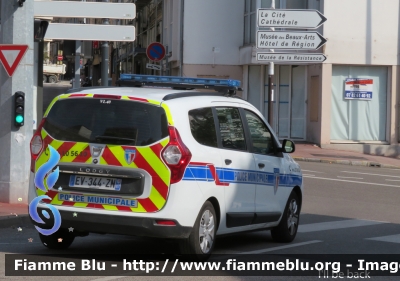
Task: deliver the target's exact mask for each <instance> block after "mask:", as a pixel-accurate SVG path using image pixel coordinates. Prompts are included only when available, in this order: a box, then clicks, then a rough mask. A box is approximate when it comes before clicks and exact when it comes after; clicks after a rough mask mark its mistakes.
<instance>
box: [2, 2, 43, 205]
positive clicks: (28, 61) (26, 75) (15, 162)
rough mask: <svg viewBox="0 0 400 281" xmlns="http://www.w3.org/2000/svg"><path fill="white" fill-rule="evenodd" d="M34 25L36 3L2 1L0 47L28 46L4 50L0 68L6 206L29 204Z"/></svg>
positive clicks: (4, 197)
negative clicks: (17, 107)
mask: <svg viewBox="0 0 400 281" xmlns="http://www.w3.org/2000/svg"><path fill="white" fill-rule="evenodd" d="M33 22H34V20H33V1H26V2H25V3H24V4H23V7H18V4H17V1H1V33H0V44H3V46H4V45H17V46H25V47H24V49H20V50H18V49H16V50H7V49H4V47H3V49H2V52H1V53H2V54H3V56H4V58H3V60H2V61H3V64H4V66H5V67H3V66H0V81H1V83H0V94H1V101H2V102H1V104H0V120H1V122H2V125H1V126H0V155H1V157H0V178H1V183H0V202H3V203H14V204H15V203H24V204H27V203H28V187H29V174H30V162H31V155H30V151H29V142H30V139H31V138H32V133H33V106H34V104H33V93H34V87H33V85H35V83H34V81H33V76H34V68H33V65H34V54H33V49H34V42H33V33H34V31H33ZM25 52H26V53H25ZM21 53H22V56H21ZM23 54H25V55H24V56H23ZM19 56H21V57H19ZM18 60H19V63H17V61H18ZM5 64H7V65H8V66H9V68H8V70H7V67H6V65H5ZM11 75H12V76H11ZM18 91H21V92H24V93H25V107H24V108H25V112H24V117H25V121H24V126H22V127H15V123H14V118H15V115H14V112H13V109H12V106H11V105H12V104H13V101H14V94H15V93H16V92H18Z"/></svg>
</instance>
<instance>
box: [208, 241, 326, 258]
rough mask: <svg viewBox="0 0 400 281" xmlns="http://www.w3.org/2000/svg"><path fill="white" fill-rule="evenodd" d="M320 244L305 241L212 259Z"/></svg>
mask: <svg viewBox="0 0 400 281" xmlns="http://www.w3.org/2000/svg"><path fill="white" fill-rule="evenodd" d="M320 242H322V241H321V240H312V241H307V242H300V243H293V244H289V245H285V246H278V247H272V248H267V249H261V250H255V251H248V252H235V253H229V255H228V256H227V255H224V256H223V257H217V258H214V259H225V258H229V257H235V256H237V255H249V254H250V255H251V254H261V253H266V252H273V251H278V250H283V249H288V248H294V247H300V246H304V245H309V244H314V243H320ZM215 254H218V252H215Z"/></svg>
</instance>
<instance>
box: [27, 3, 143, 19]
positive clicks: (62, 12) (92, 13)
mask: <svg viewBox="0 0 400 281" xmlns="http://www.w3.org/2000/svg"><path fill="white" fill-rule="evenodd" d="M33 7H34V8H33V12H34V16H35V17H60V18H108V19H134V18H135V16H136V5H135V4H133V3H108V2H76V1H35V2H34V5H33Z"/></svg>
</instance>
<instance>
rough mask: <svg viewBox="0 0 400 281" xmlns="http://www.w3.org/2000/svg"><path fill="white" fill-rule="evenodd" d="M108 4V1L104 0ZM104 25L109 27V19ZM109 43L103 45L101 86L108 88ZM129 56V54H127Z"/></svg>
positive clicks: (105, 42) (105, 20) (106, 19)
mask: <svg viewBox="0 0 400 281" xmlns="http://www.w3.org/2000/svg"><path fill="white" fill-rule="evenodd" d="M103 2H108V0H103ZM103 24H104V25H108V24H109V23H108V18H105V19H103ZM108 52H109V51H108V41H104V42H103V45H101V85H102V86H108V55H109V54H108ZM127 55H128V54H127Z"/></svg>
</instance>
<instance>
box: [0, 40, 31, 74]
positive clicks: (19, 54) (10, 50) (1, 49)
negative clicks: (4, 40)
mask: <svg viewBox="0 0 400 281" xmlns="http://www.w3.org/2000/svg"><path fill="white" fill-rule="evenodd" d="M27 50H28V45H0V61H1V63H2V64H3V66H4V69H5V70H6V72H7V74H8V76H10V77H11V76H13V74H14V71H15V70H16V69H17V66H18V65H19V63H20V62H21V60H22V58H23V57H24V55H25V53H26V51H27Z"/></svg>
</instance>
